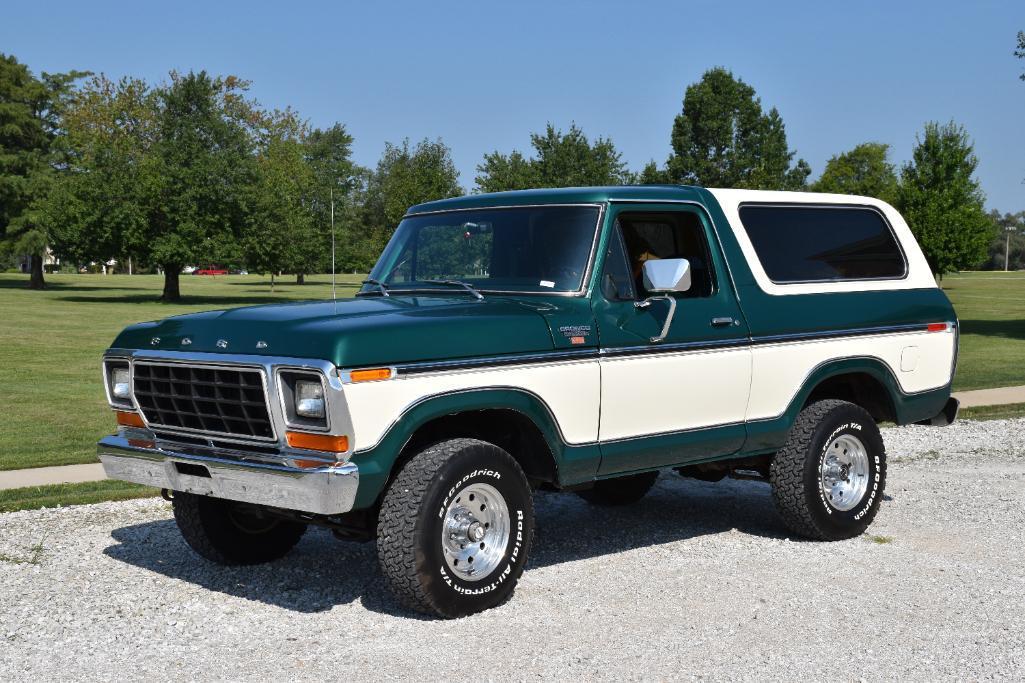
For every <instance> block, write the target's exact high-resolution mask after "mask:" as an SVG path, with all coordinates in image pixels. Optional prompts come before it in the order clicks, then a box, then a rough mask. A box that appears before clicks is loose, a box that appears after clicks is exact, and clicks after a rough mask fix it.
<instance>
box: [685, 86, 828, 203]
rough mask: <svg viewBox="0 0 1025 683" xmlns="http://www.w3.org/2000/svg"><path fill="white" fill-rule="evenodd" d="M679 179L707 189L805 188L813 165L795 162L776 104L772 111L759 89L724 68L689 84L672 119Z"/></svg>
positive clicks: (802, 160)
mask: <svg viewBox="0 0 1025 683" xmlns="http://www.w3.org/2000/svg"><path fill="white" fill-rule="evenodd" d="M671 142H672V147H673V153H672V155H671V156H670V157H669V160H668V162H667V167H668V173H669V177H670V178H671V179H672V180H673V181H674V182H680V183H689V184H696V185H704V186H706V187H737V188H748V189H771V190H800V189H803V188H804V186H805V182H806V180H807V178H808V175H809V174H810V173H811V168H810V167H809V166H808V163H807V162H806V161H804V159H799V160H798V161H797V163H796V164H792V163H791V162H792V161H793V158H794V155H795V153H794V152H792V151H790V149H789V147H788V146H787V138H786V130H785V127H784V125H783V120H782V118H781V117H780V115H779V112H778V111H776V109H775V108H772V109H770V110H769V111H768V112H767V113H766V112H764V111H763V110H762V104H761V100H760V99H759V98H758V97H756V96H755V90H754V88H752V87H751V86H750V85H748V84H746V83H744V81H742V80H740V79H739V78H735V77H734V76H733V74H732V73H731V72H730V71H728V70H726V69H724V68H721V67H716V68H714V69H711V70H709V71H706V72H705V74H704V76H702V78H701V80H700V81H699V82H697V83H694V84H692V85H690V86H688V87H687V91H686V93H685V95H684V98H683V111H682V112H681V113H680V114H678V115H677V117H676V119H675V121H674V122H673V132H672V138H671Z"/></svg>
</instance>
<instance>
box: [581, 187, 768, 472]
mask: <svg viewBox="0 0 1025 683" xmlns="http://www.w3.org/2000/svg"><path fill="white" fill-rule="evenodd" d="M612 213H613V215H612V216H611V219H612V220H613V221H614V224H613V230H612V233H611V234H610V236H609V238H610V239H609V242H608V246H607V249H606V253H605V259H604V264H603V269H602V272H601V276H600V277H601V280H600V282H599V286H598V288H597V291H596V293H595V296H594V299H593V309H594V314H595V321H596V325H597V328H598V336H599V343H600V344H601V353H602V355H601V360H600V365H601V416H600V420H599V432H598V439H599V442H600V447H601V453H602V460H601V465H600V467H599V471H598V474H599V475H606V474H616V473H621V472H629V471H633V470H641V469H648V468H654V467H664V466H670V465H680V464H684V463H687V462H692V461H696V460H702V459H709V458H715V457H720V456H725V455H729V454H731V453H734V452H736V451H738V450H739V449H740V447H741V445H742V444H743V442H744V439H745V435H746V430H745V426H744V414H745V411H746V408H747V400H748V392H749V389H750V384H751V362H752V361H751V351H750V347H749V345H748V334H749V333H748V328H747V323H746V322H745V320H744V318H743V315H742V314H741V310H740V306H739V304H738V302H737V298H736V295H735V294H734V291H733V287H732V284H731V282H730V279H729V276H728V273H727V271H726V269H725V263H724V261H723V256H722V253H721V252H720V250H719V248H718V241H717V240H716V239H715V236H714V233H713V232H712V230H713V228H712V226H711V224H710V222H709V221H708V219H707V216H706V215H705V214H704V212H703V211H702V210H701V209H700V207H698V206H696V205H695V206H691V205H683V204H671V205H630V206H615V205H614V206H613V209H612ZM655 258H685V259H687V260H688V261H689V263H690V270H691V281H692V284H691V287H690V289H689V290H688V291H686V292H680V293H675V294H672V295H671V296H673V297H675V298H676V312H675V315H674V316H673V320H672V322H671V324H670V326H669V328H668V331H667V334H666V336H665V338H664V339H662V340H653V338H654V337H657V336H658V335H659V334H660V332H661V331H662V328H663V324H664V323H665V320H666V317H667V315H668V314H669V308H670V306H669V303H668V302H667V301H655V302H652V303H651V304H650V305H648V306H645V307H638V306H637V304H638V303H639V302H642V301H644V299H646V298H647V297H648V296H649V294H650V293H649V292H647V291H645V289H644V285H645V283H644V281H643V277H642V268H643V263H644V262H645V261H646V260H649V259H655Z"/></svg>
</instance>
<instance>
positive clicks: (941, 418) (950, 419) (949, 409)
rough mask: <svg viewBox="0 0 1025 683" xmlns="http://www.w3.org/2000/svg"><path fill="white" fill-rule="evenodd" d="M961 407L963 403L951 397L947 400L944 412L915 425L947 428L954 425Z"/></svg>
mask: <svg viewBox="0 0 1025 683" xmlns="http://www.w3.org/2000/svg"><path fill="white" fill-rule="evenodd" d="M960 406H961V402H960V401H958V400H957V399H956V398H954V397H951V398H949V399H947V403H946V404H945V405H944V406H943V410H941V411H940V412H938V413H937V414H935V415H933V416H932V417H931V418H929V419H928V420H922V421H921V422H916V423H915V424H920V425H926V426H928V427H946V426H948V425H951V424H953V423H954V420H956V419H957V411H958V409H959V408H960Z"/></svg>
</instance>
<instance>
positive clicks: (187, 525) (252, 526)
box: [171, 492, 306, 565]
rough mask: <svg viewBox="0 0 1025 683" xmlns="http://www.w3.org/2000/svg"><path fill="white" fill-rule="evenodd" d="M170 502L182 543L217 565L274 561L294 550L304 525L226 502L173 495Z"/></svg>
mask: <svg viewBox="0 0 1025 683" xmlns="http://www.w3.org/2000/svg"><path fill="white" fill-rule="evenodd" d="M171 503H172V507H173V508H174V521H175V522H177V523H178V529H179V530H181V533H182V536H183V537H184V538H185V542H186V543H188V544H189V547H191V548H192V549H193V550H195V551H196V552H197V553H199V554H200V555H201V556H203V557H205V558H206V559H208V560H210V561H211V562H216V563H217V564H224V565H238V564H259V563H261V562H270V561H271V560H277V559H279V558H281V557H284V556H285V555H286V554H287V553H288V551H289V550H291V549H292V548H294V547H295V544H296V543H298V542H299V539H300V538H302V535H303V534H304V533H305V532H306V525H305V524H302V523H299V522H292V521H289V520H286V519H280V518H277V517H274V516H272V515H268V514H266V513H263V512H261V511H260V510H259V508H254V507H252V506H247V505H243V504H241V503H236V502H234V501H230V500H222V499H220V498H210V497H209V496H197V495H194V494H191V493H180V492H176V493H175V494H174V498H173V499H172V501H171Z"/></svg>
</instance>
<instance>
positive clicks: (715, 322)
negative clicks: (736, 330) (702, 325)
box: [712, 316, 737, 327]
mask: <svg viewBox="0 0 1025 683" xmlns="http://www.w3.org/2000/svg"><path fill="white" fill-rule="evenodd" d="M735 322H737V321H736V320H734V319H733V318H730V317H728V316H727V317H722V318H712V327H726V326H727V325H732V324H734V323H735Z"/></svg>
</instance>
